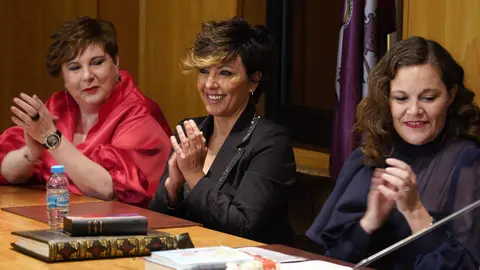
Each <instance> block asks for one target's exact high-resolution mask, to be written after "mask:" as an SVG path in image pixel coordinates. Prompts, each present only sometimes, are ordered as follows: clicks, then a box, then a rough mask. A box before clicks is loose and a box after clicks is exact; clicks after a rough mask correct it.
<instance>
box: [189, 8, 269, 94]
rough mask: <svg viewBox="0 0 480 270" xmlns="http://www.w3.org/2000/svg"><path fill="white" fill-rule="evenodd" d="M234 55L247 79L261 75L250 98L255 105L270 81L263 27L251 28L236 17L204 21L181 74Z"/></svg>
mask: <svg viewBox="0 0 480 270" xmlns="http://www.w3.org/2000/svg"><path fill="white" fill-rule="evenodd" d="M237 55H238V56H240V58H241V60H242V63H243V65H244V66H245V69H246V71H247V75H248V78H249V79H250V80H252V75H253V74H254V73H255V72H257V71H259V72H261V73H262V78H261V80H260V81H259V85H258V86H257V89H256V91H255V94H254V96H253V97H252V98H253V100H254V102H256V101H257V100H258V98H259V97H260V95H261V93H262V92H263V91H264V90H265V89H264V88H265V82H266V81H268V79H269V78H270V75H271V73H272V70H271V69H272V66H273V61H274V52H273V40H272V37H271V35H270V32H269V31H268V30H267V29H266V28H265V27H264V26H258V25H257V26H252V25H250V24H249V23H248V22H247V21H246V20H245V19H243V18H240V17H234V18H232V19H229V20H223V21H218V22H215V21H208V22H204V23H202V25H201V31H200V32H199V33H198V34H197V38H196V40H195V43H194V45H193V47H192V48H189V49H188V51H187V53H186V55H185V57H184V58H183V60H182V62H181V66H182V69H183V71H184V72H185V73H188V72H191V71H192V70H197V69H200V68H205V67H209V66H212V65H215V64H219V63H222V62H227V61H230V60H232V59H234V58H235V57H237Z"/></svg>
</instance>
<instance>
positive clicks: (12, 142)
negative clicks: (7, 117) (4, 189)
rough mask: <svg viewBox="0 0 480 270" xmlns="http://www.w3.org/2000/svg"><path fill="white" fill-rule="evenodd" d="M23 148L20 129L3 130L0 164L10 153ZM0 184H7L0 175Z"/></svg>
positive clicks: (0, 139) (0, 143) (0, 141)
mask: <svg viewBox="0 0 480 270" xmlns="http://www.w3.org/2000/svg"><path fill="white" fill-rule="evenodd" d="M23 146H25V138H24V137H23V129H22V128H21V127H17V126H15V127H11V128H8V129H7V130H5V132H4V133H3V134H2V135H0V164H2V162H3V158H4V157H5V156H6V155H7V154H8V153H9V152H11V151H13V150H17V149H19V148H21V147H23ZM0 184H2V185H6V184H8V181H7V179H5V177H3V175H1V174H0Z"/></svg>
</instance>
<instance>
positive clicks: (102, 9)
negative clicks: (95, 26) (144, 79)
mask: <svg viewBox="0 0 480 270" xmlns="http://www.w3.org/2000/svg"><path fill="white" fill-rule="evenodd" d="M97 14H98V18H100V19H102V20H107V21H110V22H112V23H113V24H114V25H115V29H116V31H117V42H118V48H119V53H118V54H119V56H120V68H124V69H126V70H128V71H129V72H130V74H132V76H133V78H134V79H135V81H136V82H137V83H138V80H139V75H138V55H139V47H138V45H139V16H140V6H139V2H138V1H132V0H98V11H97Z"/></svg>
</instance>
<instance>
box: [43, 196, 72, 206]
mask: <svg viewBox="0 0 480 270" xmlns="http://www.w3.org/2000/svg"><path fill="white" fill-rule="evenodd" d="M69 203H70V196H69V193H68V192H65V193H61V194H52V195H49V196H47V208H55V207H59V208H60V207H61V208H63V207H68V205H69Z"/></svg>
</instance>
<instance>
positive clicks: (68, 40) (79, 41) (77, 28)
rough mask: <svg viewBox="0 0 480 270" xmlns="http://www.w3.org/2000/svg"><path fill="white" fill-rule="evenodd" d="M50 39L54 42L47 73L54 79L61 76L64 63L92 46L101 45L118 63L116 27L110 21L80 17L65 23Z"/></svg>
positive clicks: (50, 51)
mask: <svg viewBox="0 0 480 270" xmlns="http://www.w3.org/2000/svg"><path fill="white" fill-rule="evenodd" d="M50 38H51V39H53V41H52V44H51V45H50V48H49V50H48V54H47V71H48V74H50V75H51V76H53V77H56V76H58V75H59V74H60V71H61V67H62V64H63V63H65V62H68V61H70V60H72V59H74V58H75V57H77V56H78V55H79V54H82V52H83V51H84V50H85V49H86V48H88V46H90V45H92V44H97V45H100V46H101V47H102V48H103V49H104V50H105V52H106V53H108V55H110V57H111V58H112V59H113V61H114V62H115V61H116V57H117V54H118V45H117V38H116V34H115V27H114V26H113V24H112V23H110V22H108V21H103V20H99V19H94V18H90V17H86V16H84V17H79V18H77V19H76V20H74V21H69V22H65V23H63V24H62V25H61V26H60V28H59V29H58V30H57V31H56V32H55V33H54V34H52V35H51V36H50Z"/></svg>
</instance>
